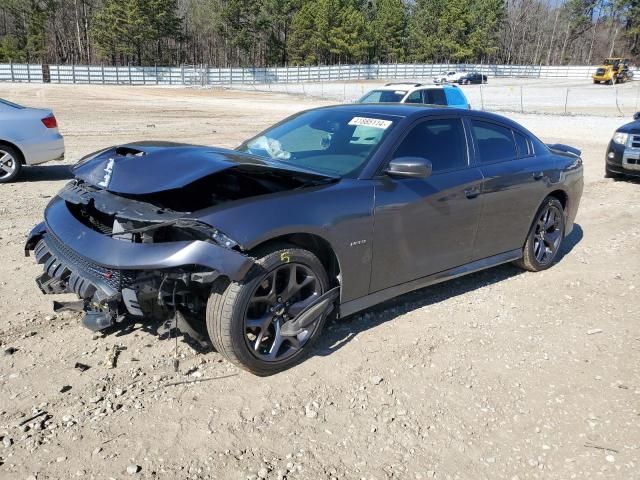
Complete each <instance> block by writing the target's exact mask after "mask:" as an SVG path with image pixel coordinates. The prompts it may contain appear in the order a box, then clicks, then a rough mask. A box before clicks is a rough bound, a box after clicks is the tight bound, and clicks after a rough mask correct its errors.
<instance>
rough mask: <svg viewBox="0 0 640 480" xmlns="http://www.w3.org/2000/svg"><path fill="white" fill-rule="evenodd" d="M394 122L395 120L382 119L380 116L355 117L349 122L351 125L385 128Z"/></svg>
mask: <svg viewBox="0 0 640 480" xmlns="http://www.w3.org/2000/svg"><path fill="white" fill-rule="evenodd" d="M392 123H393V122H392V121H391V120H381V119H379V118H367V117H353V118H352V119H351V121H350V122H349V125H358V126H362V127H374V128H382V129H383V130H386V129H387V128H389V127H390V126H391V124H392Z"/></svg>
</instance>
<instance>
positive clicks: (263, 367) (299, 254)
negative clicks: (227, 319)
mask: <svg viewBox="0 0 640 480" xmlns="http://www.w3.org/2000/svg"><path fill="white" fill-rule="evenodd" d="M285 254H286V257H288V258H289V262H285V261H283V260H282V259H283V255H285ZM288 263H298V264H301V265H304V266H306V267H308V268H310V269H311V270H312V271H313V273H314V275H316V278H317V279H318V281H319V282H320V284H321V287H322V293H323V294H324V293H326V292H327V291H328V290H329V279H328V277H327V274H326V272H325V269H324V267H323V266H322V263H321V262H320V260H318V258H317V257H316V256H315V255H314V254H312V253H311V252H309V251H307V250H302V249H299V248H286V249H279V250H277V251H274V252H272V253H269V254H267V255H265V256H264V257H262V258H260V259H258V261H257V264H256V267H254V269H253V270H252V272H250V273H249V275H248V278H249V280H247V281H246V282H244V283H243V285H242V286H241V289H240V291H239V293H238V295H237V297H236V299H235V302H234V305H233V307H232V315H231V326H230V327H231V328H230V331H231V342H232V345H233V349H234V351H235V353H236V355H237V356H238V359H239V360H240V361H241V363H242V364H243V365H245V366H247V367H248V368H249V370H251V371H252V372H254V373H256V374H258V375H262V374H264V375H270V374H273V373H276V372H279V371H281V370H284V369H287V368H290V367H291V366H293V365H295V364H296V363H298V362H299V361H301V360H302V359H304V357H305V356H306V355H307V354H308V353H309V351H310V350H311V347H312V346H313V344H314V343H315V342H316V341H317V339H318V337H319V336H320V333H321V332H322V328H323V326H324V323H325V321H326V317H327V315H324V316H323V318H322V319H321V320H320V321H319V322H318V323H317V325H316V327H315V330H314V331H313V332H312V334H311V336H310V338H309V339H308V340H307V342H306V343H305V344H304V346H303V347H302V348H301V349H300V350H299V351H298V352H296V353H295V354H294V355H292V356H291V357H288V358H286V359H283V360H279V361H274V362H265V361H264V360H261V359H259V358H257V357H256V356H255V355H253V354H252V353H251V351H250V350H249V346H248V345H247V342H246V339H245V328H244V320H245V313H246V310H247V307H248V304H249V301H250V300H251V297H252V295H253V293H254V291H255V289H256V287H257V286H258V284H259V283H260V282H261V281H262V280H263V279H264V276H265V275H266V274H267V273H269V272H272V271H273V270H274V269H276V268H278V267H281V266H283V265H286V264H288Z"/></svg>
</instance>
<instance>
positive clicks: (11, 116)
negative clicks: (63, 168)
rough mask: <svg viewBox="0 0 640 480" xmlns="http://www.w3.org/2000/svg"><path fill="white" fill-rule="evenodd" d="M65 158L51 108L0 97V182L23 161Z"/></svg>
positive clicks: (32, 162) (15, 172) (13, 174)
mask: <svg viewBox="0 0 640 480" xmlns="http://www.w3.org/2000/svg"><path fill="white" fill-rule="evenodd" d="M63 158H64V139H63V138H62V135H60V132H58V122H57V120H56V117H55V116H54V115H53V112H52V111H51V110H43V109H37V108H27V107H23V106H21V105H17V104H15V103H12V102H9V101H7V100H3V99H0V183H6V182H10V181H12V180H14V179H15V178H16V177H17V176H18V175H19V174H20V171H21V169H22V166H23V165H37V164H40V163H44V162H49V161H51V160H62V159H63Z"/></svg>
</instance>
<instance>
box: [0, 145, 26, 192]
mask: <svg viewBox="0 0 640 480" xmlns="http://www.w3.org/2000/svg"><path fill="white" fill-rule="evenodd" d="M21 171H22V155H21V154H20V152H19V151H17V150H16V149H15V148H13V147H10V146H8V145H0V183H9V182H12V181H14V180H15V179H16V178H18V176H19V175H20V172H21Z"/></svg>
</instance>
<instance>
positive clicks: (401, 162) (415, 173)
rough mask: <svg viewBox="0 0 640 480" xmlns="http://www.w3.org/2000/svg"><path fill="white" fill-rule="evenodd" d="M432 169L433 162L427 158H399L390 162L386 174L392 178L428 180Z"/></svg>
mask: <svg viewBox="0 0 640 480" xmlns="http://www.w3.org/2000/svg"><path fill="white" fill-rule="evenodd" d="M432 168H433V166H432V164H431V162H430V161H429V160H427V159H426V158H422V157H398V158H394V159H393V160H391V162H389V166H388V167H387V169H386V170H385V173H386V174H387V175H389V176H390V177H399V178H427V177H428V176H430V175H431V170H432Z"/></svg>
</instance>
